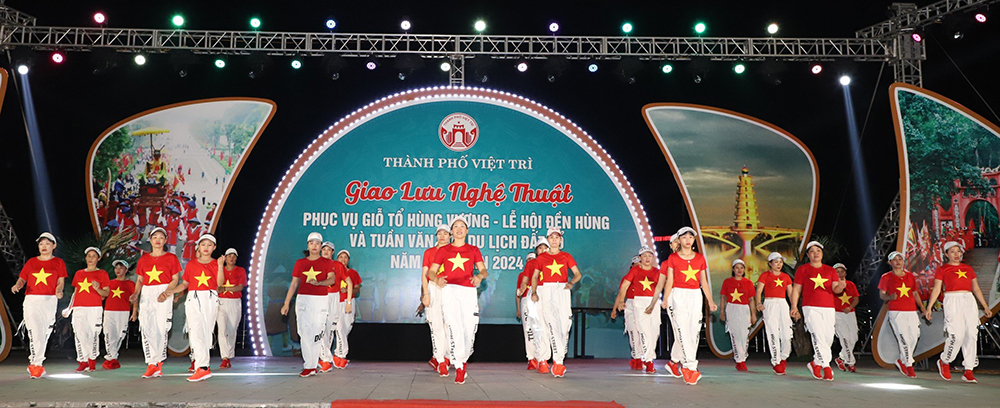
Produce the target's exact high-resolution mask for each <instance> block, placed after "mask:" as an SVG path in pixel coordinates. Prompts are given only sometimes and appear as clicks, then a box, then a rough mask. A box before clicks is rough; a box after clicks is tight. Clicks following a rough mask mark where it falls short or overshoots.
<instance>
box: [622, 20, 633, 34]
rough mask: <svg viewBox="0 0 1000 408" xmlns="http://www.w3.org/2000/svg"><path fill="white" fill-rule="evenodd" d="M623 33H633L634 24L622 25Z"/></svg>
mask: <svg viewBox="0 0 1000 408" xmlns="http://www.w3.org/2000/svg"><path fill="white" fill-rule="evenodd" d="M622 32H623V33H625V34H629V33H631V32H632V23H625V24H622Z"/></svg>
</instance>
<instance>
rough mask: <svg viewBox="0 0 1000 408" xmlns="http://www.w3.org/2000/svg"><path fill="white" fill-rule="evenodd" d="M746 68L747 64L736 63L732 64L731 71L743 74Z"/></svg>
mask: <svg viewBox="0 0 1000 408" xmlns="http://www.w3.org/2000/svg"><path fill="white" fill-rule="evenodd" d="M746 70H747V66H746V65H743V64H736V65H734V66H733V72H735V73H736V74H737V75H741V74H743V73H744V72H746Z"/></svg>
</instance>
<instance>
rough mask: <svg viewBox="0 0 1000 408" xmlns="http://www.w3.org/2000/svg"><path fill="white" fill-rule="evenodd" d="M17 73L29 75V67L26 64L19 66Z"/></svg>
mask: <svg viewBox="0 0 1000 408" xmlns="http://www.w3.org/2000/svg"><path fill="white" fill-rule="evenodd" d="M17 73H18V74H21V75H28V66H27V65H24V64H21V65H18V66H17Z"/></svg>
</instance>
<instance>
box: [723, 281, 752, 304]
mask: <svg viewBox="0 0 1000 408" xmlns="http://www.w3.org/2000/svg"><path fill="white" fill-rule="evenodd" d="M719 293H720V294H722V296H723V297H724V298H725V299H726V302H728V303H738V304H741V305H749V304H750V299H752V298H753V297H754V294H756V293H757V291H756V290H755V289H754V287H753V282H750V279H748V278H743V279H740V280H736V278H734V277H729V278H726V280H724V281H722V291H721V292H719Z"/></svg>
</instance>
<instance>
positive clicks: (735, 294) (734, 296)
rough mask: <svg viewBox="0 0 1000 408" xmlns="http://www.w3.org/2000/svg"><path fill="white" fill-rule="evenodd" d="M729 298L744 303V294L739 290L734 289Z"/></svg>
mask: <svg viewBox="0 0 1000 408" xmlns="http://www.w3.org/2000/svg"><path fill="white" fill-rule="evenodd" d="M729 297H730V298H732V301H733V302H742V301H743V294H742V293H740V292H739V289H733V293H730V294H729Z"/></svg>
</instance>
